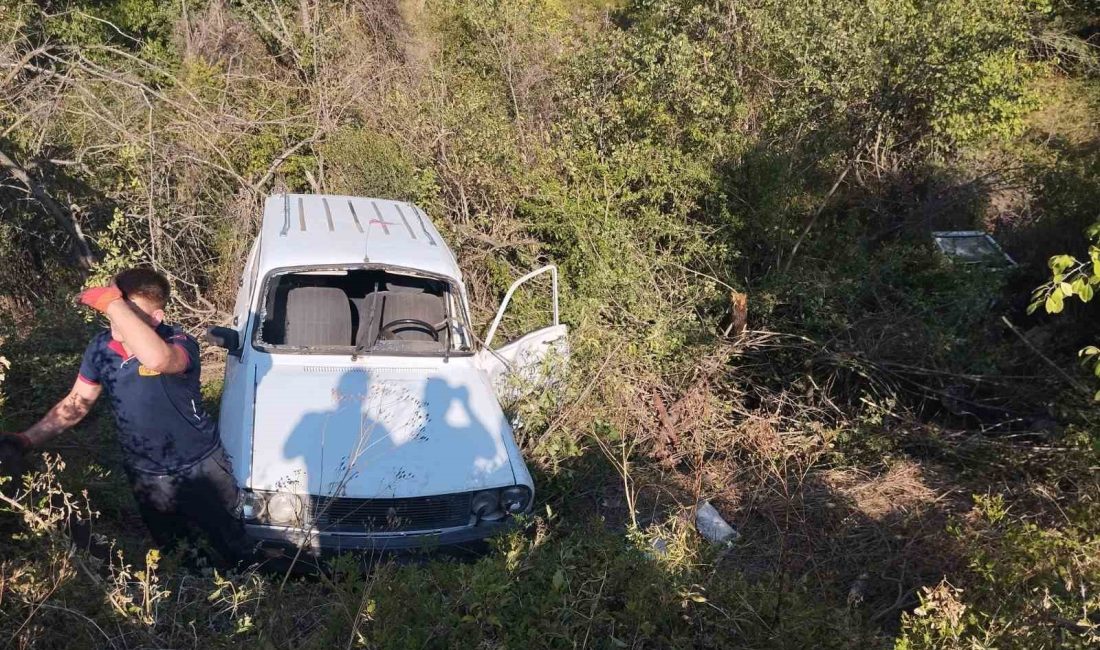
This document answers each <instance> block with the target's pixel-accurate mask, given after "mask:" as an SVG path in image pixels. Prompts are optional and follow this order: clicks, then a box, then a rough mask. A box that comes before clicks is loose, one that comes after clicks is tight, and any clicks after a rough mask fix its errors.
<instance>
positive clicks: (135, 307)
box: [5, 268, 244, 560]
mask: <svg viewBox="0 0 1100 650" xmlns="http://www.w3.org/2000/svg"><path fill="white" fill-rule="evenodd" d="M168 297H169V285H168V280H167V279H166V278H165V277H164V276H163V275H161V274H160V273H157V272H156V271H153V270H150V269H144V268H135V269H129V270H126V271H123V272H122V273H119V274H118V275H117V276H116V277H115V281H114V283H113V284H112V285H111V286H109V287H97V288H94V289H88V290H86V291H84V292H83V293H81V294H80V302H81V304H84V305H87V306H88V307H91V308H92V309H95V310H97V311H99V312H101V313H103V314H105V315H106V316H107V319H108V320H109V321H110V324H111V326H110V329H109V330H104V331H102V332H100V333H99V334H98V335H96V336H95V337H94V338H93V339H92V341H91V343H90V344H89V345H88V348H87V349H86V350H85V351H84V359H83V361H82V362H81V364H80V373H79V374H78V375H77V379H76V382H75V383H74V384H73V388H72V390H71V391H70V392H69V394H68V395H67V396H66V397H65V398H64V399H62V400H61V401H60V402H58V403H57V405H56V406H54V407H53V408H52V409H50V411H49V413H47V414H46V416H45V417H43V418H42V420H41V421H39V422H38V423H37V424H35V425H34V426H32V427H31V428H29V429H27V430H26V431H23V432H21V433H15V434H7V435H6V436H5V437H6V439H8V440H12V441H14V442H15V443H16V444H18V445H19V446H20V447H21V448H23V449H24V450H26V449H31V448H34V447H37V446H40V445H42V444H44V443H46V442H47V441H49V440H51V439H53V438H54V437H55V436H57V435H58V434H60V433H61V432H63V431H65V430H66V429H69V428H70V427H72V426H74V425H75V424H76V423H78V422H80V421H81V420H82V419H83V418H84V416H85V415H87V413H88V411H89V409H91V407H92V404H94V403H95V401H96V399H97V398H99V395H100V393H102V392H103V389H104V388H106V389H107V394H108V396H109V397H110V400H111V405H112V407H113V410H114V414H115V421H116V423H117V425H118V438H119V442H120V443H121V446H122V455H123V464H124V467H125V469H126V475H127V476H128V477H129V480H130V486H131V487H132V488H133V492H134V497H135V498H136V499H137V503H138V509H139V510H140V512H141V516H142V519H143V520H144V521H145V524H146V526H148V528H149V532H151V533H152V535H153V538H154V540H155V541H156V542H157V544H158V545H159V546H161V547H162V548H169V549H170V548H172V547H174V546H175V543H176V542H177V541H178V540H179V539H181V538H182V537H184V536H186V535H187V532H188V529H189V524H190V523H194V524H197V525H198V527H199V528H201V529H202V530H203V531H204V532H205V533H206V534H207V535H208V536H209V538H210V541H211V542H212V543H213V545H214V547H215V549H216V550H218V551H219V553H221V554H222V555H223V556H225V558H226V559H227V560H229V559H235V557H234V556H237V555H239V554H240V553H241V552H242V551H243V545H244V541H243V540H244V537H243V536H244V529H243V526H242V525H241V523H240V521H239V519H238V518H237V517H236V514H235V512H236V509H237V501H238V490H237V484H236V481H235V480H234V479H233V473H232V470H231V467H230V462H229V457H228V456H227V454H226V452H225V450H224V449H223V448H222V446H221V441H220V439H219V437H218V430H217V425H216V424H215V422H214V420H213V419H212V418H211V417H210V416H209V415H207V413H206V411H205V410H204V409H203V406H202V396H201V394H200V391H199V370H200V367H199V346H198V343H197V342H196V341H195V339H194V338H193V337H191V336H190V335H188V334H186V333H185V332H183V331H182V330H181V329H180V328H178V327H173V326H170V325H167V324H165V323H164V322H163V321H164V307H165V305H166V304H167V303H168Z"/></svg>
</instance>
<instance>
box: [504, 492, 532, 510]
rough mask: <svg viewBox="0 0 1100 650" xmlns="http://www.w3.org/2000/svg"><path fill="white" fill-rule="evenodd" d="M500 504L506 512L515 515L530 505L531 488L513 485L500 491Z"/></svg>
mask: <svg viewBox="0 0 1100 650" xmlns="http://www.w3.org/2000/svg"><path fill="white" fill-rule="evenodd" d="M500 505H501V506H502V507H503V508H504V511H505V512H507V513H508V514H512V515H516V514H519V513H521V512H524V511H526V510H527V507H528V506H529V505H531V489H530V488H528V487H527V486H526V485H513V486H512V487H510V488H504V489H503V490H501V492H500Z"/></svg>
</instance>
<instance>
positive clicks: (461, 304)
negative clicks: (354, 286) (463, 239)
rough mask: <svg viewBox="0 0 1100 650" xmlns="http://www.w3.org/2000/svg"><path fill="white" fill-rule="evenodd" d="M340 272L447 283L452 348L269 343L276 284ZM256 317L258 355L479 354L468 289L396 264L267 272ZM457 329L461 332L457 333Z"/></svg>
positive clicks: (251, 335) (251, 333) (442, 356)
mask: <svg viewBox="0 0 1100 650" xmlns="http://www.w3.org/2000/svg"><path fill="white" fill-rule="evenodd" d="M326 271H327V272H339V271H346V272H352V271H381V272H383V273H389V274H392V275H396V276H405V277H409V278H416V279H425V280H433V281H436V282H441V283H443V285H444V287H445V291H444V299H445V301H446V303H447V304H446V306H445V308H446V314H447V319H448V320H449V321H450V323H449V324H448V327H447V330H448V332H449V335H448V339H449V343H450V346H449V349H448V347H447V346H444V348H443V349H441V350H431V351H420V350H395V349H378V347H377V341H376V342H375V344H374V345H372V346H371V347H362V348H361V347H359V346H356V345H326V346H309V347H302V346H295V345H285V344H277V343H269V342H267V341H264V340H263V329H264V322H265V320H266V316H267V303H268V297H269V295H270V292H271V291H272V290H273V289H274V284H273V283H275V282H277V281H278V279H279V278H281V277H283V276H286V275H294V274H310V273H316V272H322V273H323V272H326ZM251 311H252V313H253V317H252V318H251V319H250V320H251V330H250V331H249V334H248V338H249V340H250V342H251V345H252V348H253V349H254V350H256V351H258V352H264V353H267V354H281V355H304V356H318V355H330V356H331V355H351V356H352V357H353V358H355V357H371V356H375V357H421V358H439V359H444V360H445V359H447V358H450V357H469V356H473V355H474V354H475V353H476V350H475V341H476V338H475V336H474V331H473V327H472V326H471V325H470V318H469V314H468V313H467V309H466V300H465V290H464V287H463V286H462V284H461V282H459V281H458V280H456V279H455V278H451V277H447V276H445V275H440V274H436V273H431V272H428V271H422V270H420V269H413V268H408V267H401V266H394V265H392V264H370V263H364V264H353V265H348V264H338V265H317V264H311V265H307V266H286V267H278V268H274V269H271V270H269V271H267V272H266V273H265V274H264V276H263V280H262V282H261V283H260V290H259V292H258V293H257V294H256V296H255V298H254V301H253V305H252V310H251ZM456 330H457V331H456Z"/></svg>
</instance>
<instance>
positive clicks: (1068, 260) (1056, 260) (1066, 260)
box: [1049, 255, 1077, 275]
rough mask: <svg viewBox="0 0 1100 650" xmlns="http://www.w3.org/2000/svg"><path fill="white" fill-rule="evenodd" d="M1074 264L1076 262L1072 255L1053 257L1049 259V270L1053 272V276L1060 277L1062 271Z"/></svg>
mask: <svg viewBox="0 0 1100 650" xmlns="http://www.w3.org/2000/svg"><path fill="white" fill-rule="evenodd" d="M1076 262H1077V260H1076V259H1074V258H1073V256H1072V255H1055V256H1054V257H1052V258H1050V262H1049V264H1050V270H1051V271H1053V272H1054V273H1055V275H1060V274H1061V273H1062V271H1065V270H1066V269H1068V268H1069V267H1071V266H1073V265H1074V264H1075V263H1076Z"/></svg>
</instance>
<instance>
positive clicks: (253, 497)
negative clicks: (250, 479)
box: [241, 492, 267, 521]
mask: <svg viewBox="0 0 1100 650" xmlns="http://www.w3.org/2000/svg"><path fill="white" fill-rule="evenodd" d="M266 511H267V499H265V498H264V495H263V494H262V493H260V492H244V493H243V494H242V495H241V516H242V517H244V518H245V519H248V520H252V521H256V520H259V519H262V518H263V516H264V514H265V513H266Z"/></svg>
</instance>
